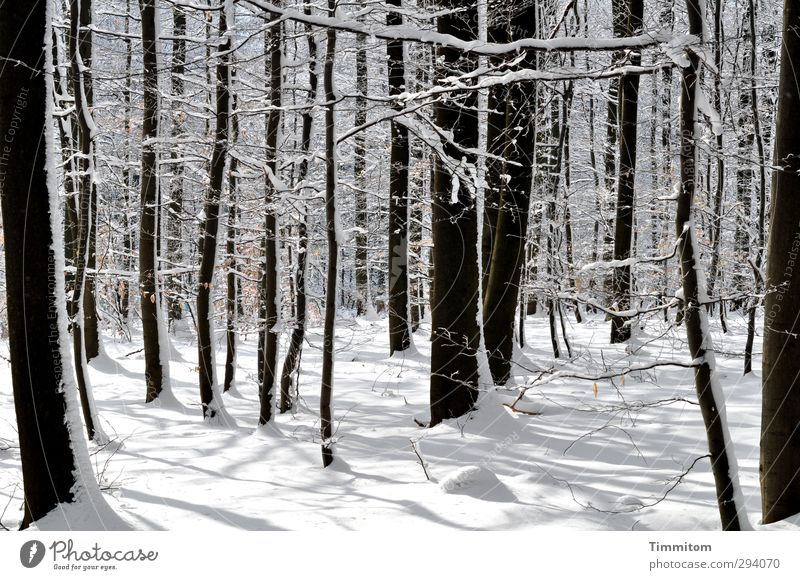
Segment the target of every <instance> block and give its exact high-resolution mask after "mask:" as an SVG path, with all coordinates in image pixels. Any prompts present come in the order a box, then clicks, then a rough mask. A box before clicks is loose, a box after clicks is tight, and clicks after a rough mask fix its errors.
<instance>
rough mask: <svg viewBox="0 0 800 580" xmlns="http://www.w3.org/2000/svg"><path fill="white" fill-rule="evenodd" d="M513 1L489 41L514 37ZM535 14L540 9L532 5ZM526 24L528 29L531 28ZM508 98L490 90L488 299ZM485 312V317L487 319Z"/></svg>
mask: <svg viewBox="0 0 800 580" xmlns="http://www.w3.org/2000/svg"><path fill="white" fill-rule="evenodd" d="M510 4H511V3H510V2H509V3H503V4H501V5H500V6H497V7H496V9H495V10H493V11H492V12H493V13H492V14H490V15H488V20H489V24H488V30H487V36H488V40H489V42H498V43H502V42H508V41H509V39H510V34H509V31H510V27H509V20H510V18H511V14H510V12H511V8H510V6H509V5H510ZM529 12H533V13H534V16H535V12H536V8H530V9H529ZM527 26H529V25H527V24H526V28H527ZM503 61H504V59H503V58H501V57H498V58H494V59H491V61H490V62H491V64H492V65H493V66H501V65H502V64H503ZM507 100H508V87H506V86H502V85H501V86H497V87H491V88H490V89H489V98H488V108H489V112H488V115H487V123H488V124H487V127H486V147H487V150H488V151H487V152H488V153H489V155H488V156H487V157H486V173H485V182H486V184H485V186H484V190H483V228H482V231H481V265H482V272H481V274H482V275H481V288H482V295H483V299H484V302H485V301H486V293H487V292H488V285H489V278H490V276H491V268H492V250H493V247H494V239H495V236H496V230H497V220H498V216H499V214H500V205H501V203H502V200H501V196H502V189H503V186H504V183H503V179H504V177H503V176H504V175H505V174H506V162H505V159H504V156H505V153H506V144H507V139H506V108H507ZM485 314H486V313H485V312H484V318H485Z"/></svg>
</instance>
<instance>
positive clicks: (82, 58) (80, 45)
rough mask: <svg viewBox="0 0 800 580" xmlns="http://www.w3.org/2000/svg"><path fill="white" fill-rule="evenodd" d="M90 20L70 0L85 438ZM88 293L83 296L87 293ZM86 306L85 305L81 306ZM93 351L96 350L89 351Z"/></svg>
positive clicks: (91, 199)
mask: <svg viewBox="0 0 800 580" xmlns="http://www.w3.org/2000/svg"><path fill="white" fill-rule="evenodd" d="M91 23H92V4H91V0H72V2H71V4H70V34H69V50H70V66H71V69H72V75H71V76H72V83H73V87H72V92H73V97H74V99H75V111H76V113H75V118H76V119H77V127H78V150H79V155H78V158H77V161H76V162H75V168H76V169H77V176H76V181H77V197H76V200H77V202H78V204H77V218H78V221H77V225H78V228H77V232H76V234H77V235H76V240H75V257H74V259H75V281H74V288H73V292H72V302H71V304H70V315H71V317H72V339H73V355H74V364H75V376H76V378H77V381H78V392H79V393H80V396H81V407H82V409H83V420H84V423H85V425H86V431H87V433H88V436H89V439H94V437H95V423H96V421H95V419H96V414H95V410H94V404H93V402H92V394H91V383H90V382H89V376H88V369H87V367H86V362H87V361H88V360H89V358H90V356H89V355H90V352H89V350H90V347H96V346H97V336H96V334H97V325H96V317H95V316H94V314H93V312H92V311H91V309H93V308H94V285H93V284H90V282H89V280H90V278H92V277H93V275H92V276H90V275H88V274H87V270H88V269H90V268H93V267H94V266H93V264H94V250H93V248H94V238H95V235H94V232H95V231H96V226H95V222H96V220H97V203H96V199H95V196H96V195H97V189H96V186H95V180H94V162H95V159H94V136H93V135H92V126H91V124H92V119H91V111H90V109H91V106H92V80H91V73H90V67H91V64H92V33H91V31H90V30H88V29H87V27H89V26H90V25H91ZM90 293H91V294H92V296H91V297H90V298H88V295H89V294H90ZM87 309H89V310H87ZM95 354H96V353H95Z"/></svg>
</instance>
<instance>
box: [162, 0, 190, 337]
mask: <svg viewBox="0 0 800 580" xmlns="http://www.w3.org/2000/svg"><path fill="white" fill-rule="evenodd" d="M172 36H173V40H172V63H171V68H172V70H171V71H170V82H171V83H172V86H171V96H172V107H171V111H170V112H171V114H172V127H171V131H172V138H173V139H174V140H175V142H174V143H173V145H172V151H171V152H170V157H171V159H170V171H171V173H172V179H170V199H169V205H168V206H167V259H168V261H169V268H176V267H178V265H179V264H181V262H182V261H183V251H182V250H183V227H182V222H181V214H182V213H183V195H184V191H183V188H184V186H183V172H184V169H183V161H181V158H182V153H181V150H182V145H181V144H180V138H181V137H182V136H183V133H184V128H183V125H184V122H183V115H184V113H183V111H182V110H181V106H182V105H183V98H184V82H183V75H184V74H185V73H186V40H185V38H184V37H185V36H186V12H185V11H184V9H183V8H182V7H181V6H177V5H176V6H174V7H173V8H172ZM181 278H182V276H181V275H180V274H170V275H169V276H167V277H166V279H165V280H164V286H165V288H166V289H165V294H166V302H167V316H168V318H169V320H170V321H174V320H180V319H181V318H183V298H182V295H183V285H182V283H181Z"/></svg>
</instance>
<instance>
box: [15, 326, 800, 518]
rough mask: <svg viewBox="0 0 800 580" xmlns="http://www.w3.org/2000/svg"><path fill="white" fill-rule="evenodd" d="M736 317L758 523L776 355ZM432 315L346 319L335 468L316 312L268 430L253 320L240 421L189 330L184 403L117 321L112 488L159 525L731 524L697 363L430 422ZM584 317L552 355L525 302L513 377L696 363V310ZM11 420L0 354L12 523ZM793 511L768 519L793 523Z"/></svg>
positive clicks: (178, 382) (489, 400)
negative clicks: (391, 324) (404, 351)
mask: <svg viewBox="0 0 800 580" xmlns="http://www.w3.org/2000/svg"><path fill="white" fill-rule="evenodd" d="M730 318H731V320H729V324H730V326H731V327H732V328H731V332H730V333H729V334H727V335H722V334H721V333H720V332H719V331H718V330H715V331H714V339H715V344H716V346H717V350H718V351H719V354H718V363H719V366H720V369H721V373H722V376H721V382H722V385H723V388H724V389H725V392H726V395H727V400H728V417H729V420H730V422H731V432H732V436H733V439H734V441H735V442H736V452H737V455H738V458H739V466H740V469H741V474H740V477H741V482H742V486H743V489H744V492H745V495H746V497H747V507H748V511H749V512H750V519H751V522H752V523H753V524H754V525H755V524H757V523H758V517H759V508H760V499H759V492H758V437H759V424H760V418H759V413H760V397H759V394H760V356H758V357H756V360H755V364H754V368H756V369H757V371H756V373H755V374H754V375H753V376H750V377H746V378H742V376H741V367H742V357H741V353H742V351H743V344H744V333H745V330H744V329H745V327H744V321H742V320H739V317H738V316H737V315H731V317H730ZM427 331H428V327H426V326H424V325H423V327H422V328H421V329H420V331H419V332H418V333H417V335H416V337H415V343H416V347H417V349H418V351H419V352H418V353H415V354H414V355H411V356H409V357H407V358H402V357H394V358H392V359H389V358H388V356H387V354H388V346H387V344H388V340H387V325H386V321H385V320H366V319H358V320H343V321H340V326H339V328H338V330H337V343H336V346H337V354H336V359H337V360H336V366H335V377H336V378H335V386H334V405H335V421H336V437H337V443H336V450H335V452H336V457H337V459H336V462H335V463H334V464H333V465H332V466H331V468H328V469H322V467H321V457H320V447H319V437H318V426H319V425H318V415H317V411H318V404H319V395H318V391H319V381H320V369H321V350H320V344H321V330H320V329H312V330H311V331H310V333H309V335H308V338H309V341H310V343H308V344H306V346H305V349H304V352H303V360H302V370H303V372H302V376H301V383H300V401H299V405H298V407H297V408H296V409H295V410H294V412H293V413H291V414H286V415H282V416H279V417H278V418H277V420H276V421H275V424H274V425H273V426H270V427H267V428H263V429H256V422H257V418H258V393H257V390H256V385H255V378H254V375H255V345H256V338H257V337H256V336H255V335H251V336H247V337H242V343H241V344H240V351H239V357H238V381H237V389H236V392H235V393H234V394H227V395H225V397H224V400H225V405H226V406H227V409H228V410H229V412H230V414H231V416H232V417H233V418H234V419H235V422H236V427H225V426H209V425H207V424H204V423H203V421H202V419H201V412H200V406H199V397H198V394H197V391H198V387H197V372H196V366H197V362H196V361H197V350H196V348H197V345H196V343H195V341H194V338H193V337H192V336H191V334H189V333H181V334H179V335H177V336H172V346H173V358H172V363H171V369H170V374H171V377H172V381H173V390H174V393H175V395H176V397H177V399H178V401H179V404H177V405H171V406H158V405H145V404H144V403H143V400H144V384H143V381H142V374H143V369H144V360H143V353H141V352H134V351H137V350H138V349H140V348H141V339H140V338H134V341H133V342H128V341H127V340H121V339H113V338H111V337H105V343H104V350H105V353H104V354H103V355H101V357H100V358H99V359H98V360H95V361H93V362H92V364H91V367H92V370H91V372H92V383H93V385H94V394H95V398H96V401H97V406H98V409H99V412H100V414H101V417H102V421H103V426H104V428H105V431H106V433H108V435H109V436H110V437H111V438H112V442H111V444H109V445H108V446H106V447H104V448H102V449H100V448H97V447H96V446H91V445H90V452H91V453H93V455H92V458H93V461H94V463H95V468H96V470H97V471H98V473H99V474H100V478H101V483H102V485H103V487H105V488H106V493H107V494H108V497H109V502H110V504H111V505H112V506H113V507H114V508H115V509H116V510H117V511H118V512H120V513H121V514H122V515H123V516H124V518H125V519H126V520H127V521H128V522H130V523H131V524H132V525H133V526H134V527H136V528H137V529H144V530H199V529H220V528H234V529H244V530H309V529H317V528H335V529H344V530H372V529H387V528H391V529H393V530H396V529H398V528H413V529H418V528H419V527H421V526H426V527H436V528H452V529H489V530H506V529H523V528H537V527H549V528H562V529H576V530H715V529H718V528H719V516H718V512H717V507H716V504H715V495H714V486H713V480H712V477H711V471H710V465H709V461H708V459H699V460H697V461H696V462H695V460H696V459H697V458H698V457H700V456H703V455H705V454H706V448H705V445H706V443H705V434H704V429H703V424H702V419H701V416H700V410H699V408H698V407H697V405H696V396H695V394H694V385H693V382H692V371H691V369H689V368H680V367H658V368H655V369H653V370H647V371H641V372H638V373H630V374H628V375H626V376H625V377H624V378H623V377H622V376H618V377H616V378H615V379H613V380H601V381H597V382H596V386H597V389H596V391H597V392H596V393H595V388H594V384H593V382H592V381H587V380H579V379H569V378H561V379H557V380H553V381H551V382H546V383H544V384H541V385H539V386H536V385H534V386H532V387H531V388H530V389H529V390H528V392H527V395H526V397H525V398H524V399H523V400H522V401H521V402H519V403H518V404H517V409H521V410H523V411H526V412H527V413H515V412H513V411H511V410H510V409H509V407H508V406H507V405H510V404H512V403H513V402H514V400H515V398H516V396H517V393H518V391H517V390H516V387H513V386H512V387H510V388H508V389H503V390H498V391H495V392H490V393H484V394H483V395H482V398H481V401H480V405H479V409H478V410H477V411H476V412H474V413H472V414H471V415H470V416H468V417H465V418H462V419H459V420H453V421H449V422H447V423H445V424H442V425H440V426H438V427H436V428H434V429H423V428H421V427H419V426H418V425H417V424H416V422H415V419H416V420H417V421H420V422H424V421H426V420H427V419H428V411H427V405H428V372H429V363H428V354H429V352H430V345H429V342H428V332H427ZM568 332H569V338H570V340H571V343H572V346H573V349H574V353H573V354H574V355H575V356H574V358H573V359H572V360H571V361H564V360H562V361H559V362H558V363H554V362H553V358H552V351H551V346H550V337H549V330H548V327H547V321H546V320H545V319H541V318H536V317H532V318H529V320H528V325H527V328H526V336H527V337H528V340H529V344H528V346H526V347H525V349H524V350H523V351H522V352H520V353H518V355H519V357H518V358H519V365H518V366H517V367H515V374H516V375H517V376H516V377H515V378H514V382H515V383H516V386H520V385H523V384H525V382H526V381H530V380H531V378H533V377H536V376H539V374H540V372H539V371H540V370H542V369H550V368H551V367H554V368H555V369H557V370H562V371H564V372H565V373H580V374H587V373H588V374H601V373H605V372H608V371H614V370H615V369H624V368H625V367H627V366H630V365H643V364H648V363H650V362H654V361H657V360H680V361H683V362H688V355H687V354H686V353H687V347H686V343H685V340H684V332H685V331H684V329H683V327H679V328H677V329H673V330H668V329H667V328H666V326H664V325H662V324H660V323H657V322H650V323H648V326H647V327H646V328H645V329H638V330H637V334H636V337H635V339H634V341H633V342H632V344H631V345H629V346H624V345H622V346H618V345H614V346H610V345H608V336H609V323H607V322H605V321H603V320H602V318H590V319H589V320H588V321H587V322H584V324H580V325H579V324H575V323H574V322H573V323H572V324H569V323H568ZM219 339H220V340H219V341H218V344H219V346H220V352H222V340H223V339H224V337H223V336H222V335H220V336H219ZM137 341H138V342H137ZM284 342H285V341H284ZM284 346H285V344H284ZM0 349H2V350H7V345H3V346H2V347H0ZM756 351H757V352H760V338H759V340H758V341H757V344H756ZM132 352H133V353H134V354H130V353H132ZM4 354H5V353H4ZM217 358H218V360H222V359H223V358H224V357H222V356H218V357H217ZM218 376H222V372H220V373H218ZM14 422H15V421H14V410H13V400H12V397H11V384H10V378H9V369H8V364H7V362H2V363H0V510H1V509H3V507H5V512H4V513H3V514H2V518H1V520H0V521H2V524H3V525H5V526H6V527H8V528H13V527H14V526H16V525H17V523H18V521H19V519H20V518H21V514H22V512H21V498H20V496H21V491H20V490H21V472H20V468H19V453H18V449H16V448H15V446H16V434H15V431H14ZM412 441H413V442H414V443H413V445H412ZM415 449H416V452H415ZM417 453H418V454H419V457H418V455H417ZM420 457H421V458H422V461H424V468H423V465H422V464H421V463H420ZM693 463H694V467H693V468H692V469H690V467H691V466H692V464H693ZM426 471H427V476H426ZM687 471H688V473H687ZM427 477H430V481H429V480H428V479H427ZM797 523H798V522H797V521H794V522H790V523H782V524H778V525H774V526H769V528H792V529H797Z"/></svg>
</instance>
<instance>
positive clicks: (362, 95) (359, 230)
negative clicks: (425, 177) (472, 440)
mask: <svg viewBox="0 0 800 580" xmlns="http://www.w3.org/2000/svg"><path fill="white" fill-rule="evenodd" d="M359 5H360V7H361V8H362V9H363V8H364V6H365V2H364V0H361V1H360V3H359ZM367 75H368V70H367V37H366V36H365V35H363V34H359V35H356V91H357V94H356V99H355V105H356V112H355V123H354V124H355V126H356V127H360V126H362V125H364V124H365V123H366V122H367V93H368V91H369V77H368V76H367ZM353 172H354V174H355V187H356V190H355V202H356V236H355V238H356V264H355V266H356V272H355V275H356V314H358V315H359V316H363V315H364V314H366V313H367V306H368V305H369V303H370V293H369V250H368V245H369V212H368V203H369V202H368V199H367V133H366V131H360V132H359V133H358V134H357V135H356V136H355V138H354V145H353Z"/></svg>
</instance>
